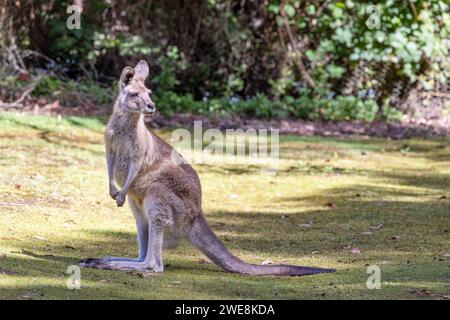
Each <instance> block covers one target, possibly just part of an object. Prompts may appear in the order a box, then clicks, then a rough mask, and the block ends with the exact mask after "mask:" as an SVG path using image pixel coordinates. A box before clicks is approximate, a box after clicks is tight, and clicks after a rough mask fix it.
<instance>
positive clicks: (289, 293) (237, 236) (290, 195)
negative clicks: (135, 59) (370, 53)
mask: <svg viewBox="0 0 450 320" xmlns="http://www.w3.org/2000/svg"><path fill="white" fill-rule="evenodd" d="M103 126H104V125H103V123H102V122H101V121H100V120H98V119H88V118H63V119H61V118H59V119H58V118H51V117H44V116H29V115H20V114H12V113H0V299H121V298H124V299H188V298H190V299H204V298H211V299H222V298H226V299H228V298H230V299H448V298H449V296H450V269H449V256H450V247H449V244H450V242H449V239H450V236H449V229H450V144H449V140H446V141H445V140H402V141H400V140H386V139H363V138H346V139H335V138H320V137H311V138H305V137H294V136H282V137H280V142H281V143H280V158H281V161H280V167H279V171H278V172H277V174H276V175H270V174H267V173H263V172H261V170H260V168H259V167H257V166H254V165H253V166H249V165H238V164H225V163H219V164H217V165H212V164H198V165H195V166H194V167H195V169H196V170H197V171H198V173H199V175H200V178H201V181H202V186H203V208H204V211H205V215H206V217H207V219H208V221H209V223H210V225H211V226H212V228H213V230H214V231H215V232H216V233H217V234H218V236H219V237H220V238H221V239H222V240H223V241H224V242H225V244H226V245H227V246H228V248H229V249H230V250H231V251H232V252H233V253H235V254H236V255H237V256H239V257H241V258H243V259H244V260H246V261H249V262H253V263H261V262H262V261H264V260H270V261H273V262H274V263H289V264H298V265H306V266H319V267H331V268H335V269H337V272H336V273H333V274H322V275H315V276H307V277H300V278H294V277H273V276H263V277H256V276H243V275H235V274H228V273H225V272H222V271H221V270H220V269H219V268H218V267H216V266H215V265H214V264H212V263H209V262H208V261H207V260H206V258H205V257H204V256H203V255H202V254H201V253H200V252H198V251H196V250H195V249H194V248H192V247H191V246H190V245H189V244H188V243H182V244H181V245H180V247H178V248H177V249H175V250H173V251H166V252H165V254H164V263H165V265H166V267H165V272H164V274H163V275H160V276H155V277H143V276H142V275H140V274H138V273H131V272H119V271H102V270H94V269H82V270H81V289H80V290H69V289H67V288H66V281H67V279H68V276H69V275H68V274H66V270H67V268H68V266H70V265H73V264H75V265H76V264H77V263H78V260H79V259H81V258H85V257H97V256H104V255H117V256H135V255H136V254H137V244H136V241H135V225H134V219H133V217H132V214H131V211H130V210H129V208H128V206H124V207H123V208H117V207H116V205H115V202H114V201H113V200H112V199H110V197H109V195H108V190H107V186H108V184H107V174H106V163H105V160H104V148H103ZM158 133H159V134H160V135H162V136H163V137H165V138H168V137H169V136H170V132H169V131H162V132H158ZM370 265H378V266H379V267H380V268H381V289H379V290H377V289H373V290H369V289H367V287H366V280H367V278H368V277H369V276H370V274H367V273H366V271H367V267H368V266H370Z"/></svg>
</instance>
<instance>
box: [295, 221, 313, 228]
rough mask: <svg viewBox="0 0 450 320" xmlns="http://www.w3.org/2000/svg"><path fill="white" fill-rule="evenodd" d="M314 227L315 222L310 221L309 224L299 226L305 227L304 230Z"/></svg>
mask: <svg viewBox="0 0 450 320" xmlns="http://www.w3.org/2000/svg"><path fill="white" fill-rule="evenodd" d="M312 225H313V222H312V221H309V222H308V223H303V224H299V225H298V226H299V227H304V228H309V227H312Z"/></svg>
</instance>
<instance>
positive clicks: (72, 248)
mask: <svg viewBox="0 0 450 320" xmlns="http://www.w3.org/2000/svg"><path fill="white" fill-rule="evenodd" d="M64 248H66V249H71V250H73V251H77V249H75V248H74V247H72V246H64Z"/></svg>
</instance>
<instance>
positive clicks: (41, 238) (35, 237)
mask: <svg viewBox="0 0 450 320" xmlns="http://www.w3.org/2000/svg"><path fill="white" fill-rule="evenodd" d="M33 238H34V239H37V240H41V241H47V239H45V238H44V237H39V236H33Z"/></svg>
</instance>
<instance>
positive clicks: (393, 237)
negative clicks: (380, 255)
mask: <svg viewBox="0 0 450 320" xmlns="http://www.w3.org/2000/svg"><path fill="white" fill-rule="evenodd" d="M398 239H400V236H392V237H391V240H398Z"/></svg>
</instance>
